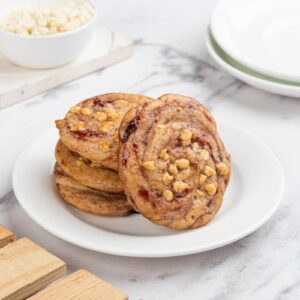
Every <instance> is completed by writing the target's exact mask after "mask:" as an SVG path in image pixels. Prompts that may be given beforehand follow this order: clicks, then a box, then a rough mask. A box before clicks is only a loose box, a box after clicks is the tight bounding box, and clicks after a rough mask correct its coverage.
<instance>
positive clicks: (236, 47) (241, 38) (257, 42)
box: [211, 0, 300, 82]
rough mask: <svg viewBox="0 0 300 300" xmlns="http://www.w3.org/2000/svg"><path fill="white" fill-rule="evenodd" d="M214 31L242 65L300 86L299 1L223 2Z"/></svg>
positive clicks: (214, 18)
mask: <svg viewBox="0 0 300 300" xmlns="http://www.w3.org/2000/svg"><path fill="white" fill-rule="evenodd" d="M211 30H212V34H213V36H214V37H215V39H216V41H217V43H218V44H219V45H220V46H221V47H222V48H223V49H224V50H225V51H226V52H227V53H228V54H229V55H230V56H232V57H233V58H235V59H236V60H238V61H239V62H240V63H242V64H244V65H246V66H248V67H250V68H252V69H254V70H256V71H258V72H261V73H264V74H267V75H270V76H274V77H277V78H279V79H284V80H289V81H295V82H300V35H299V32H300V1H299V0H242V1H241V0H221V1H220V2H218V4H217V5H216V7H215V9H214V11H213V14H212V18H211Z"/></svg>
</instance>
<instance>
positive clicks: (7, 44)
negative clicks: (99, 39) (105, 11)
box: [0, 0, 96, 69]
mask: <svg viewBox="0 0 300 300" xmlns="http://www.w3.org/2000/svg"><path fill="white" fill-rule="evenodd" d="M95 19H96V8H95V5H94V3H93V2H92V1H90V0H27V1H23V0H1V1H0V55H2V56H3V57H5V58H6V59H7V60H8V61H10V62H12V63H13V64H15V65H18V66H22V67H27V68H36V69H44V68H53V67H58V66H61V65H64V64H66V63H69V62H71V61H72V60H74V59H75V58H76V57H77V56H78V55H79V54H80V52H81V51H82V50H83V48H84V47H85V46H86V45H87V43H88V42H89V39H90V37H91V35H92V30H93V25H94V23H95V22H94V21H95Z"/></svg>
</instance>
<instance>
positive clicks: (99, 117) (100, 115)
mask: <svg viewBox="0 0 300 300" xmlns="http://www.w3.org/2000/svg"><path fill="white" fill-rule="evenodd" d="M95 118H96V119H97V120H99V121H105V120H106V119H107V115H106V113H104V112H102V111H98V112H96V113H95Z"/></svg>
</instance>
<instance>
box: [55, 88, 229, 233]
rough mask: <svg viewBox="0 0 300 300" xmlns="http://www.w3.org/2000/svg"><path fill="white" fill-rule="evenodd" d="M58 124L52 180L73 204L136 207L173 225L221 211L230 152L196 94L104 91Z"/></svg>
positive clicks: (108, 211)
mask: <svg viewBox="0 0 300 300" xmlns="http://www.w3.org/2000/svg"><path fill="white" fill-rule="evenodd" d="M56 124H57V127H58V128H59V132H60V141H58V144H57V146H56V160H57V164H56V166H55V180H56V184H57V188H58V192H59V194H60V196H61V197H62V199H64V200H65V201H67V202H68V203H70V204H72V205H74V206H76V207H77V208H79V209H81V210H84V211H88V212H93V213H97V214H100V215H107V216H121V215H126V214H129V213H130V212H132V211H134V210H135V211H137V212H140V213H141V215H142V216H144V217H145V218H147V219H148V220H150V221H151V222H153V223H156V224H160V225H164V226H167V227H169V228H174V229H186V228H196V227H199V226H203V225H205V224H207V223H208V222H209V221H210V220H212V219H213V217H214V216H215V214H216V213H217V212H218V210H219V208H220V206H221V204H222V200H223V195H224V193H225V190H226V187H227V184H228V182H229V178H230V156H229V154H228V153H227V151H226V149H225V147H224V144H223V142H222V141H221V139H220V137H219V135H218V132H217V126H216V122H215V121H214V118H213V116H212V115H211V114H210V112H209V111H208V110H207V109H206V108H205V107H204V106H203V105H202V104H200V103H199V102H198V101H196V100H194V99H192V98H189V97H185V96H180V95H175V94H167V95H163V96H161V97H159V98H158V99H157V100H153V99H151V98H148V97H146V96H142V95H133V94H106V95H101V96H96V97H93V98H91V99H87V100H85V101H83V102H80V103H79V104H77V105H76V106H74V107H72V108H71V109H70V111H69V112H68V113H67V115H66V117H65V118H64V119H63V120H59V121H57V122H56ZM123 192H124V193H123ZM125 195H126V196H125Z"/></svg>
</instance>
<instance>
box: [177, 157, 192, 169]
mask: <svg viewBox="0 0 300 300" xmlns="http://www.w3.org/2000/svg"><path fill="white" fill-rule="evenodd" d="M175 164H176V166H177V167H178V168H179V169H186V168H188V167H189V166H190V162H189V161H188V160H187V159H185V158H180V159H177V160H176V161H175Z"/></svg>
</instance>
